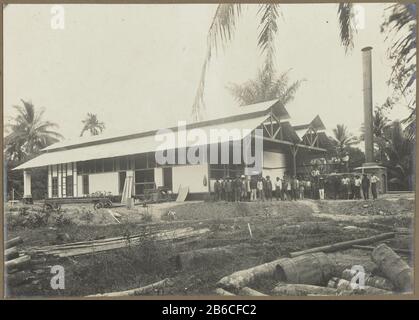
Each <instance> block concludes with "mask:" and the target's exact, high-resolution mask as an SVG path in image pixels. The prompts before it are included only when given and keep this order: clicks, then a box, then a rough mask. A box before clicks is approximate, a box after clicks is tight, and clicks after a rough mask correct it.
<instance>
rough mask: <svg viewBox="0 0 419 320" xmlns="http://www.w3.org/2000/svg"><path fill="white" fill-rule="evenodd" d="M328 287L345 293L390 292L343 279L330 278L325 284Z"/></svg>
mask: <svg viewBox="0 0 419 320" xmlns="http://www.w3.org/2000/svg"><path fill="white" fill-rule="evenodd" d="M327 286H328V287H329V288H335V289H336V290H337V292H338V293H341V292H345V293H346V294H348V293H350V295H351V294H369V295H383V294H392V292H391V291H388V290H383V289H379V288H375V287H371V286H367V285H360V284H358V283H351V282H350V281H348V280H345V279H339V278H332V279H330V281H329V283H328V284H327Z"/></svg>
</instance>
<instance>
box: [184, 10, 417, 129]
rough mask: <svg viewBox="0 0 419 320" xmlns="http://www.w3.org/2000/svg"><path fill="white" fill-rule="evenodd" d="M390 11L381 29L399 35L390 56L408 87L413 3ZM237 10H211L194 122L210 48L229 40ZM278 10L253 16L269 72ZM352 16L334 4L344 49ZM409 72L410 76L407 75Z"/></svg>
mask: <svg viewBox="0 0 419 320" xmlns="http://www.w3.org/2000/svg"><path fill="white" fill-rule="evenodd" d="M390 10H393V11H392V13H391V14H390V16H389V18H388V19H387V20H386V21H385V22H384V23H383V27H382V32H384V31H386V30H387V31H389V29H391V30H393V31H395V32H396V34H398V35H399V36H400V35H401V36H400V40H399V41H398V42H396V43H395V44H394V45H393V46H392V48H393V52H394V54H395V55H394V56H395V57H396V62H395V65H394V68H395V69H400V68H401V70H402V72H400V73H399V72H398V74H401V75H404V76H405V77H407V79H409V80H408V81H407V83H406V85H408V87H409V88H413V87H414V86H413V82H414V81H415V80H416V65H414V67H413V63H414V61H415V59H413V58H412V57H413V56H415V55H416V7H415V4H402V3H400V4H395V5H392V6H390ZM241 11H242V5H240V4H236V3H223V4H219V5H218V7H217V9H216V11H215V14H214V17H213V19H212V22H211V25H210V28H209V31H208V35H207V52H206V55H205V60H204V63H203V66H202V70H201V77H200V80H199V84H198V88H197V91H196V94H195V99H194V102H193V104H192V116H193V118H194V120H195V121H196V120H199V119H200V118H201V113H202V109H203V108H205V103H204V88H205V79H206V72H207V69H208V67H209V64H210V62H211V59H212V57H213V54H214V49H215V53H217V52H218V48H219V47H220V42H221V46H222V47H225V44H226V43H227V42H229V41H231V39H232V38H233V36H234V31H235V28H236V21H237V19H238V18H239V17H240V15H241ZM279 13H280V5H279V4H278V3H266V4H259V5H258V11H257V18H258V19H259V28H260V30H261V31H260V33H259V35H258V47H259V49H260V50H261V52H262V53H264V54H265V67H264V68H263V69H264V70H271V72H272V73H273V72H274V68H275V67H274V61H275V47H274V40H275V36H276V33H277V32H278V24H277V19H278V17H279ZM354 17H355V14H354V5H353V4H352V3H340V4H339V5H338V19H339V26H340V38H341V42H342V45H343V46H344V48H345V51H348V50H350V49H351V48H352V47H353V38H354V34H355V33H356V28H355V24H354ZM405 26H408V28H409V34H408V35H407V36H404V33H402V32H400V30H402V29H403V27H405ZM386 27H387V29H386ZM397 57H398V58H397ZM400 59H401V60H400ZM403 59H407V60H408V61H409V62H410V63H411V65H409V67H408V68H407V69H404V71H403V67H404V64H403V63H400V61H402V60H403ZM397 61H399V62H397ZM409 74H410V75H412V76H410V77H409V76H408V75H409Z"/></svg>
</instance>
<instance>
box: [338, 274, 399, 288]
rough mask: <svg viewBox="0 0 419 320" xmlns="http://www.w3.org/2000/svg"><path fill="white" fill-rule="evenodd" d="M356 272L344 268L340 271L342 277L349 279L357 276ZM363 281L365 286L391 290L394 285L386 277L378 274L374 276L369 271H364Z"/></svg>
mask: <svg viewBox="0 0 419 320" xmlns="http://www.w3.org/2000/svg"><path fill="white" fill-rule="evenodd" d="M357 274H358V272H357V271H356V270H351V269H346V270H343V272H342V279H345V280H348V281H351V280H352V279H354V277H355V276H357ZM364 283H365V285H367V286H371V287H375V288H379V289H383V290H388V291H393V290H394V286H393V284H392V283H391V282H390V281H389V280H387V279H386V278H383V277H380V276H374V275H372V274H371V273H364Z"/></svg>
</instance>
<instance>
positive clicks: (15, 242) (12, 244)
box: [5, 237, 23, 249]
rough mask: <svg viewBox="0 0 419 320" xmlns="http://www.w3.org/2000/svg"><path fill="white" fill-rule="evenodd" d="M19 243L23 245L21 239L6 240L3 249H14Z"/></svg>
mask: <svg viewBox="0 0 419 320" xmlns="http://www.w3.org/2000/svg"><path fill="white" fill-rule="evenodd" d="M21 243H23V240H22V238H21V237H16V238H13V239H10V240H7V241H6V243H5V248H6V249H9V248H12V247H15V246H17V245H19V244H21Z"/></svg>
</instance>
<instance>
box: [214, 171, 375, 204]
mask: <svg viewBox="0 0 419 320" xmlns="http://www.w3.org/2000/svg"><path fill="white" fill-rule="evenodd" d="M379 181H380V179H379V178H378V177H377V176H376V175H375V174H372V175H371V176H368V175H367V174H363V175H362V178H361V176H360V175H357V176H351V175H344V176H343V177H342V178H341V179H339V177H338V176H337V175H336V176H329V177H328V178H327V179H325V178H324V177H323V176H320V175H315V176H300V177H296V176H288V175H284V176H283V178H282V179H281V178H279V177H276V179H275V180H274V181H272V180H271V178H270V176H266V177H262V176H251V177H250V178H249V177H246V176H244V175H242V176H238V177H236V178H230V177H226V178H224V179H217V180H216V181H215V183H214V197H215V200H216V201H220V200H224V201H256V200H259V201H265V200H270V201H272V199H273V198H276V200H297V199H301V200H302V199H304V198H305V197H309V198H312V199H320V200H324V199H325V190H328V191H327V192H330V194H328V197H329V198H332V199H337V198H338V197H339V198H341V199H361V191H362V196H363V198H364V199H365V200H368V199H369V190H371V193H372V196H373V199H374V200H375V199H377V196H378V186H377V184H378V182H379Z"/></svg>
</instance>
